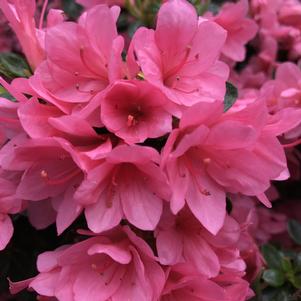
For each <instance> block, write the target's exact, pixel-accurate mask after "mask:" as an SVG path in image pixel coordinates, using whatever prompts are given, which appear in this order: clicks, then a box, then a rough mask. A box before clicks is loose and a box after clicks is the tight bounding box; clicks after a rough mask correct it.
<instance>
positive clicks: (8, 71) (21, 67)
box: [0, 52, 31, 78]
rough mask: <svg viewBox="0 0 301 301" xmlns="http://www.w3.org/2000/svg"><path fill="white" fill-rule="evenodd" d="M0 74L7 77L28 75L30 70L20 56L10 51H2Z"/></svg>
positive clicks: (0, 54)
mask: <svg viewBox="0 0 301 301" xmlns="http://www.w3.org/2000/svg"><path fill="white" fill-rule="evenodd" d="M0 74H2V75H4V76H6V77H8V78H15V77H29V76H30V75H31V71H30V67H29V66H28V64H27V62H26V60H25V59H24V58H23V57H22V56H20V55H18V54H16V53H12V52H2V53H0Z"/></svg>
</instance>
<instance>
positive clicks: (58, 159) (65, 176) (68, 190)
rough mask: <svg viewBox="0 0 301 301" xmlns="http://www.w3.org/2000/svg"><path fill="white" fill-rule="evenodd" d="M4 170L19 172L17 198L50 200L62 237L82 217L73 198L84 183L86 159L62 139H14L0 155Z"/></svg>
mask: <svg viewBox="0 0 301 301" xmlns="http://www.w3.org/2000/svg"><path fill="white" fill-rule="evenodd" d="M0 164H1V167H2V168H3V169H5V170H11V171H19V172H21V173H22V174H23V175H22V178H21V180H20V182H19V183H18V187H17V189H16V197H17V198H21V199H25V200H29V201H44V200H46V199H48V198H51V199H52V202H53V206H54V208H56V210H57V212H58V214H57V219H56V222H57V229H58V232H59V233H62V231H63V230H65V229H66V228H67V227H68V226H69V225H70V224H71V223H72V222H73V221H74V220H75V219H76V217H77V216H78V215H79V214H80V213H81V207H80V206H79V205H78V204H77V203H76V202H75V200H74V198H73V195H74V192H75V191H76V189H77V187H78V186H79V184H80V183H81V181H82V180H83V170H85V168H86V165H85V159H84V158H83V156H82V155H81V154H80V153H79V152H77V151H76V150H75V149H74V148H73V147H72V146H71V145H70V143H69V142H67V141H66V140H64V139H62V138H45V139H31V140H29V139H27V138H25V137H24V136H23V137H20V136H18V137H15V138H14V139H12V140H11V141H10V142H9V143H8V144H6V145H5V146H4V147H3V148H2V149H1V152H0Z"/></svg>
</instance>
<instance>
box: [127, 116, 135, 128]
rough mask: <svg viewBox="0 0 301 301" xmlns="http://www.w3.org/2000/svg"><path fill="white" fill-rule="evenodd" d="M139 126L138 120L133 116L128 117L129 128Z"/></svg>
mask: <svg viewBox="0 0 301 301" xmlns="http://www.w3.org/2000/svg"><path fill="white" fill-rule="evenodd" d="M136 124H137V120H136V119H135V117H134V116H133V115H128V120H127V126H128V127H131V126H134V125H136Z"/></svg>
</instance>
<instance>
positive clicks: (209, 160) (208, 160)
mask: <svg viewBox="0 0 301 301" xmlns="http://www.w3.org/2000/svg"><path fill="white" fill-rule="evenodd" d="M203 162H204V163H205V164H206V165H208V164H209V163H210V162H211V159H210V158H204V159H203Z"/></svg>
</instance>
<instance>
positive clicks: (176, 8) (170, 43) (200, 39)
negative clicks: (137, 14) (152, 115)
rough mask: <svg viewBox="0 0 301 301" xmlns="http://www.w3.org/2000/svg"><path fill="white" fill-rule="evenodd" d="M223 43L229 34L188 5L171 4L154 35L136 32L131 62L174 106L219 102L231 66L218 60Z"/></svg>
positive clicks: (144, 30)
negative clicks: (134, 60) (201, 17)
mask: <svg viewBox="0 0 301 301" xmlns="http://www.w3.org/2000/svg"><path fill="white" fill-rule="evenodd" d="M225 39H226V32H225V31H224V30H223V29H222V28H221V27H220V26H219V25H217V24H216V23H214V22H212V21H208V20H205V19H201V20H198V16H197V14H196V11H195V9H194V7H193V6H192V5H191V4H189V3H188V2H187V1H184V0H172V1H168V2H166V3H164V4H163V5H162V6H161V8H160V11H159V13H158V18H157V26H156V30H155V31H154V30H151V29H147V28H140V29H139V30H138V31H137V32H136V33H135V35H134V37H133V41H132V45H131V46H130V54H129V59H128V61H130V62H131V59H133V57H135V58H136V60H137V63H138V65H139V66H140V68H141V70H142V72H143V75H144V77H145V79H146V80H147V81H149V82H150V83H152V84H153V85H155V86H157V87H158V88H159V89H161V91H162V92H163V93H165V95H166V96H167V97H168V98H169V99H170V100H171V101H172V102H174V103H176V104H180V105H184V106H191V105H193V104H195V103H198V102H200V101H213V99H219V100H221V99H223V97H224V94H225V81H226V79H227V77H228V68H227V66H226V65H225V64H224V63H222V62H220V61H218V60H217V59H218V57H219V55H220V51H221V48H222V47H223V45H224V41H225ZM130 69H131V70H132V69H133V66H132V65H130ZM133 70H134V71H137V69H135V68H134V69H133ZM134 73H135V72H134ZM134 75H135V74H134Z"/></svg>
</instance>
